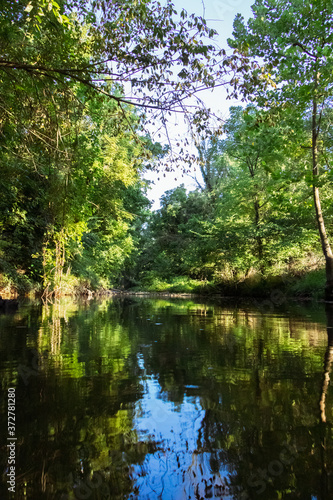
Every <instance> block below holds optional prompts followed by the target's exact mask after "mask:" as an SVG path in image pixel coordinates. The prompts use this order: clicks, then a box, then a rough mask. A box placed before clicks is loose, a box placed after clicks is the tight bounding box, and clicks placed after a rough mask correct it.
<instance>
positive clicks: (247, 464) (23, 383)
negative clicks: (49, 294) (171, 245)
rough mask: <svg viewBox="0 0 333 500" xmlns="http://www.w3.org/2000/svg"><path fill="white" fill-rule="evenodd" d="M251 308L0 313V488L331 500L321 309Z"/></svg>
mask: <svg viewBox="0 0 333 500" xmlns="http://www.w3.org/2000/svg"><path fill="white" fill-rule="evenodd" d="M259 306H260V304H259ZM266 306H267V304H264V303H262V304H261V307H260V308H259V309H257V308H255V307H254V306H251V305H248V306H246V305H240V304H238V305H232V304H231V303H228V302H227V303H225V304H222V303H221V302H220V303H215V304H214V303H208V302H207V303H204V302H202V301H201V303H200V302H199V301H189V300H171V299H170V300H152V299H139V298H136V297H132V298H125V299H108V300H106V299H105V300H100V301H90V302H85V303H84V302H69V301H67V302H66V301H64V302H60V303H58V304H55V305H53V306H48V307H45V306H41V305H39V304H36V303H35V304H33V303H23V304H21V307H20V309H19V310H18V311H17V312H16V313H12V314H1V316H0V327H1V330H0V331H1V337H0V356H1V389H2V396H3V397H2V399H1V408H2V416H1V473H2V485H1V491H0V498H1V499H6V498H15V499H21V498H22V499H25V498H28V499H31V500H38V499H61V500H65V499H75V498H78V499H107V498H109V499H142V500H143V499H147V500H150V499H151V500H155V499H156V500H157V499H162V500H188V499H193V500H194V499H205V498H219V499H240V500H246V499H256V500H258V499H259V500H261V499H262V500H270V499H285V498H286V499H302V500H307V499H309V500H314V499H318V500H319V499H322V500H324V499H325V500H326V499H330V498H333V493H332V491H333V490H332V483H333V479H332V468H333V465H332V464H333V432H332V421H333V411H332V403H333V390H332V385H330V384H329V372H330V369H331V368H332V366H331V364H332V360H333V339H332V337H330V336H329V335H328V332H330V331H332V332H333V329H331V326H333V322H332V317H333V313H332V311H331V312H330V311H328V320H327V316H326V314H325V309H324V306H323V305H321V304H315V305H313V306H305V305H302V306H300V305H296V304H290V305H285V306H284V308H282V307H280V308H279V307H277V306H273V305H272V303H271V304H270V305H269V304H268V307H266ZM264 310H266V313H265V312H264ZM327 321H328V324H327ZM327 326H328V328H327ZM8 388H14V389H15V392H16V406H15V414H16V421H15V436H16V437H17V441H16V442H15V467H16V469H15V472H16V480H15V482H16V490H15V494H14V495H11V494H10V493H9V492H8V490H7V487H8V484H6V481H7V479H8V477H7V476H6V473H8V454H9V448H8V447H7V446H6V444H7V436H8V430H7V390H8Z"/></svg>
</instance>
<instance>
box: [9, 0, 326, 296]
mask: <svg viewBox="0 0 333 500" xmlns="http://www.w3.org/2000/svg"><path fill="white" fill-rule="evenodd" d="M0 15H1V21H0V44H1V56H0V147H1V175H0V192H1V197H0V291H1V292H2V293H3V294H4V293H11V292H16V293H19V294H28V293H37V294H39V295H42V296H43V297H46V298H52V297H59V296H61V295H66V294H85V293H90V292H94V291H103V290H109V289H124V290H145V291H152V292H162V291H169V292H196V293H208V294H209V293H220V294H225V295H242V296H249V295H258V296H261V295H262V296H265V295H269V294H270V293H271V292H272V290H276V289H278V290H282V291H283V292H286V293H288V294H289V295H291V296H298V297H302V298H305V297H312V298H317V299H323V298H325V299H326V300H333V253H332V248H331V241H332V236H333V204H332V201H333V191H332V182H333V169H332V166H331V162H332V161H333V129H332V120H333V109H332V104H333V54H332V42H333V21H332V19H333V3H332V2H331V1H330V0H317V1H316V2H311V1H309V0H284V1H283V2H281V1H279V0H255V2H254V4H253V6H252V17H251V18H250V19H249V20H245V19H243V17H242V16H241V15H237V16H236V17H235V20H234V25H233V35H232V37H231V38H230V39H229V40H228V44H229V49H228V50H224V49H220V48H218V46H217V44H216V43H215V42H214V40H215V37H216V34H217V33H216V31H215V30H214V29H211V28H210V27H209V22H208V21H206V20H205V19H204V18H202V17H200V16H196V15H194V14H191V13H188V12H186V11H185V10H182V11H180V12H176V10H175V7H174V5H173V3H172V2H171V1H169V0H168V1H167V2H165V3H164V2H160V1H157V0H114V1H112V2H108V1H107V0H93V1H90V2H88V1H86V0H57V1H55V0H3V1H2V2H1V10H0ZM219 86H224V87H225V88H226V89H227V92H228V95H229V96H230V97H232V98H237V99H239V102H240V105H239V106H231V107H230V109H229V115H228V117H227V118H225V119H222V118H220V117H218V116H215V115H216V113H215V112H214V110H211V109H209V108H208V107H207V106H205V102H204V100H203V99H202V98H201V95H202V92H203V91H205V90H206V89H214V88H217V87H219ZM174 116H182V119H183V120H184V122H185V123H186V124H187V127H188V131H187V133H186V134H185V135H186V138H184V137H183V140H182V141H181V142H179V143H178V146H177V145H176V147H174V145H173V138H172V137H170V135H171V133H172V129H173V120H174ZM177 148H178V149H177ZM163 169H166V170H174V171H175V176H176V177H177V172H178V173H179V172H181V171H188V170H190V171H191V172H192V174H193V172H194V169H195V173H196V175H197V188H196V189H195V190H192V191H190V192H188V190H187V189H186V187H185V185H181V186H178V187H175V188H174V189H171V190H168V191H166V192H165V194H164V195H163V196H162V198H161V202H160V203H161V206H160V208H159V209H158V210H152V208H151V203H150V201H149V199H148V196H147V193H148V190H149V188H150V186H149V181H147V180H146V178H145V175H146V174H147V172H149V171H152V170H155V171H160V175H161V177H163Z"/></svg>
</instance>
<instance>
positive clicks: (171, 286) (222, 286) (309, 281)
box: [0, 269, 325, 301]
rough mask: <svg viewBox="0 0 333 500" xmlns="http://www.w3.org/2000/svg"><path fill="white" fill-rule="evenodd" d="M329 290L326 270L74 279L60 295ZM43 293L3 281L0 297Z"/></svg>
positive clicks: (307, 295) (34, 286)
mask: <svg viewBox="0 0 333 500" xmlns="http://www.w3.org/2000/svg"><path fill="white" fill-rule="evenodd" d="M324 289H325V270H324V269H317V270H313V271H309V272H303V273H300V274H298V275H296V274H283V275H274V274H269V275H266V276H265V275H262V274H259V273H256V274H253V275H251V276H249V277H247V278H243V279H238V280H237V279H236V278H234V279H229V280H220V281H207V280H206V281H203V280H195V279H191V278H189V277H187V276H177V277H174V278H172V279H169V280H167V281H166V280H162V279H159V278H156V277H155V278H154V279H153V280H151V281H150V282H144V283H136V284H135V286H132V287H117V288H111V289H105V288H102V287H93V286H92V285H91V284H90V283H87V282H86V281H82V280H80V279H79V278H75V277H72V279H71V280H70V281H68V280H67V281H66V282H64V284H63V287H62V290H61V293H60V295H68V296H70V295H73V296H87V297H93V296H98V295H120V294H126V295H129V294H132V295H143V296H145V295H154V296H168V297H191V296H213V295H218V296H223V297H242V298H246V297H258V298H271V297H274V300H275V301H276V300H279V299H278V297H292V298H297V299H301V300H304V299H312V300H322V299H323V298H324ZM42 293H43V291H42V287H41V284H40V283H27V282H26V281H25V282H23V283H22V282H21V281H20V279H18V280H16V281H15V282H13V281H11V282H10V281H9V280H7V282H6V280H5V279H4V277H3V276H2V279H1V280H0V295H1V296H2V298H5V299H6V298H7V299H11V298H15V297H17V296H41V295H42Z"/></svg>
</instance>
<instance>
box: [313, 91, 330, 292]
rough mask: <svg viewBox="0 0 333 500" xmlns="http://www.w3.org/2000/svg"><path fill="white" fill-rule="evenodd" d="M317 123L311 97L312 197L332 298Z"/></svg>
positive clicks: (315, 102) (327, 283)
mask: <svg viewBox="0 0 333 500" xmlns="http://www.w3.org/2000/svg"><path fill="white" fill-rule="evenodd" d="M317 139H318V125H317V101H316V98H314V99H313V106H312V174H313V199H314V206H315V209H316V218H317V224H318V230H319V235H320V241H321V246H322V249H323V254H324V257H325V262H326V286H325V299H326V300H333V253H332V249H331V246H330V243H329V240H328V236H327V233H326V228H325V222H324V217H323V212H322V209H321V203H320V196H319V188H318V186H317V183H318V176H319V167H318V151H317Z"/></svg>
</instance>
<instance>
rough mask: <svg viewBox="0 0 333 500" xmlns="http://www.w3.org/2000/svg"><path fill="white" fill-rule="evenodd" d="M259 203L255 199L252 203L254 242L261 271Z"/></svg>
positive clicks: (261, 245)
mask: <svg viewBox="0 0 333 500" xmlns="http://www.w3.org/2000/svg"><path fill="white" fill-rule="evenodd" d="M259 208H260V207H259V201H258V200H257V199H256V200H255V201H254V213H255V224H256V233H257V234H256V240H257V247H258V258H259V265H260V268H261V270H262V267H263V262H262V258H263V244H262V239H261V236H260V233H259V231H260V212H259Z"/></svg>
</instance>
